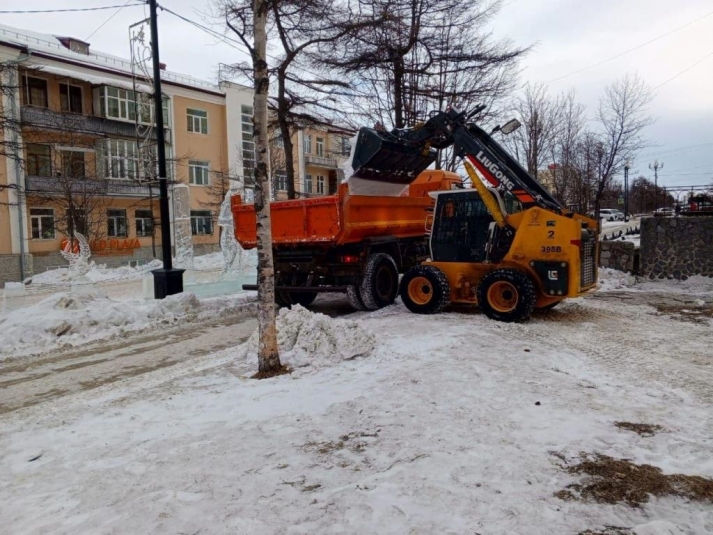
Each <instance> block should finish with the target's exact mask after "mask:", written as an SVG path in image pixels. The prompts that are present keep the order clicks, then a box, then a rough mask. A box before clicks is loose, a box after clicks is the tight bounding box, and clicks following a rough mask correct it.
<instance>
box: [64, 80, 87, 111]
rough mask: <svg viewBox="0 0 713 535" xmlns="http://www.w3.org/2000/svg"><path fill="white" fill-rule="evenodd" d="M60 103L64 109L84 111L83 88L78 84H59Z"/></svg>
mask: <svg viewBox="0 0 713 535" xmlns="http://www.w3.org/2000/svg"><path fill="white" fill-rule="evenodd" d="M59 105H60V109H61V110H62V111H69V112H72V113H82V88H81V87H79V86H76V85H69V84H61V85H60V86H59Z"/></svg>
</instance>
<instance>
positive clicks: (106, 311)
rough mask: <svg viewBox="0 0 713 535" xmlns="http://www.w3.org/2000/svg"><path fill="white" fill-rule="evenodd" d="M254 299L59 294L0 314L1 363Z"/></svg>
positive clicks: (209, 313)
mask: <svg viewBox="0 0 713 535" xmlns="http://www.w3.org/2000/svg"><path fill="white" fill-rule="evenodd" d="M252 299H254V292H249V293H243V294H236V295H234V296H225V297H222V298H217V299H205V300H202V301H201V300H198V299H197V298H196V296H195V295H194V294H192V293H182V294H177V295H172V296H169V297H167V298H166V299H162V300H144V299H128V300H117V299H111V298H109V297H107V295H106V294H104V293H102V292H101V291H99V290H91V289H86V290H83V291H82V290H76V289H75V290H73V291H71V292H58V293H54V294H52V295H50V296H49V297H47V298H45V299H43V300H42V301H40V302H39V303H35V304H33V305H30V306H27V307H25V308H22V309H21V310H12V311H7V312H5V313H3V314H0V332H2V344H0V361H1V360H3V359H17V358H21V357H24V356H27V355H36V354H41V353H47V352H49V351H54V350H57V349H60V348H67V347H76V346H80V345H83V344H87V343H90V342H94V341H96V340H109V339H111V338H115V337H118V336H130V335H131V334H133V333H137V332H139V331H145V330H147V329H157V328H160V327H161V326H164V327H165V326H168V325H173V324H176V323H179V322H181V321H196V320H199V319H203V320H209V319H210V318H212V317H215V316H217V315H218V314H220V312H221V311H222V310H225V309H226V308H229V307H237V306H244V305H246V304H247V303H248V302H249V301H251V300H252Z"/></svg>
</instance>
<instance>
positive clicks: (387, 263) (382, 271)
mask: <svg viewBox="0 0 713 535" xmlns="http://www.w3.org/2000/svg"><path fill="white" fill-rule="evenodd" d="M398 293H399V272H398V270H397V269H396V263H395V262H394V259H393V258H391V256H389V255H388V254H386V253H376V254H373V255H370V256H369V258H368V259H367V261H366V269H365V270H364V276H363V277H362V279H361V284H360V285H359V295H360V296H361V300H362V301H363V303H364V306H365V307H366V309H367V310H378V309H380V308H384V307H386V306H389V305H391V304H393V302H394V300H395V299H396V295H397V294H398Z"/></svg>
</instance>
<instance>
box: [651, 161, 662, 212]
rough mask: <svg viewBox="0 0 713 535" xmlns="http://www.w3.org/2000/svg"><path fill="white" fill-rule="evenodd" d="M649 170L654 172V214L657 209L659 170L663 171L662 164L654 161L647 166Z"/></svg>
mask: <svg viewBox="0 0 713 535" xmlns="http://www.w3.org/2000/svg"><path fill="white" fill-rule="evenodd" d="M649 169H651V170H653V172H654V212H656V210H657V209H658V207H659V169H663V162H661V163H659V161H658V160H656V161H654V163H650V164H649Z"/></svg>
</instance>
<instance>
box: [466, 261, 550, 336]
mask: <svg viewBox="0 0 713 535" xmlns="http://www.w3.org/2000/svg"><path fill="white" fill-rule="evenodd" d="M477 297H478V305H480V308H481V309H482V310H483V312H485V315H486V316H488V317H489V318H490V319H494V320H497V321H505V322H508V323H510V322H518V321H523V320H525V319H527V318H528V317H529V316H530V314H531V313H532V311H533V310H534V308H535V301H537V295H536V293H535V285H534V284H533V282H532V280H531V279H530V277H529V276H528V275H527V274H526V273H523V272H522V271H518V270H515V269H496V270H495V271H491V272H490V273H488V274H487V275H486V276H485V277H483V280H481V281H480V284H478V290H477Z"/></svg>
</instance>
